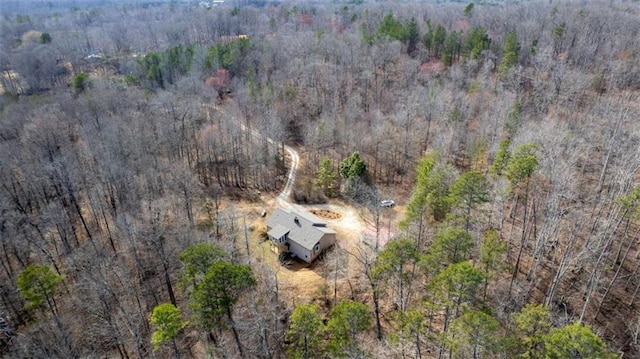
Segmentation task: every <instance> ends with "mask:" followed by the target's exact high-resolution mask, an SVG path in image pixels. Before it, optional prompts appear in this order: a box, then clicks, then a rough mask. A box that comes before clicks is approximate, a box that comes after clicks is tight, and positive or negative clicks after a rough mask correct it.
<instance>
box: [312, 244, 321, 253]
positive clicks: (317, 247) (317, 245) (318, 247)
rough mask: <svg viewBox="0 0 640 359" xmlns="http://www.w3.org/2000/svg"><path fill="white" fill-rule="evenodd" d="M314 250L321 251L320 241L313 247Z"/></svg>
mask: <svg viewBox="0 0 640 359" xmlns="http://www.w3.org/2000/svg"><path fill="white" fill-rule="evenodd" d="M313 250H314V251H316V252H317V251H319V250H320V243H316V246H315V247H313Z"/></svg>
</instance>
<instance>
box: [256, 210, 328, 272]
mask: <svg viewBox="0 0 640 359" xmlns="http://www.w3.org/2000/svg"><path fill="white" fill-rule="evenodd" d="M266 224H267V235H268V236H269V240H271V243H272V245H273V248H274V249H275V250H276V252H277V253H287V252H288V253H291V254H295V255H296V256H297V257H298V258H300V259H301V260H303V261H305V262H307V263H311V262H313V260H314V259H316V257H318V255H320V254H321V253H322V252H323V251H324V250H325V249H327V248H329V247H331V246H332V245H333V244H334V243H335V242H336V232H335V231H334V230H332V229H330V228H328V227H327V224H326V223H325V222H324V221H322V220H321V219H320V218H318V217H317V216H314V215H313V214H311V213H308V212H305V211H299V210H296V209H283V208H278V209H276V210H275V211H274V212H273V214H271V216H270V217H269V219H267V222H266Z"/></svg>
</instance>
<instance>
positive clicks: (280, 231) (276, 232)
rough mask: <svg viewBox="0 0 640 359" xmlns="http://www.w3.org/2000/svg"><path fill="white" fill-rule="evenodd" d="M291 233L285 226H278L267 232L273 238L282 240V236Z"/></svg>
mask: <svg viewBox="0 0 640 359" xmlns="http://www.w3.org/2000/svg"><path fill="white" fill-rule="evenodd" d="M287 233H289V228H287V227H285V226H283V225H280V224H278V225H276V226H275V227H273V228H271V230H270V231H269V232H267V234H268V235H269V236H271V237H273V238H280V237H282V236H284V235H285V234H287Z"/></svg>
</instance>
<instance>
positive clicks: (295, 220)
mask: <svg viewBox="0 0 640 359" xmlns="http://www.w3.org/2000/svg"><path fill="white" fill-rule="evenodd" d="M293 221H294V222H295V223H296V224H300V221H299V220H298V217H297V216H296V217H294V218H293Z"/></svg>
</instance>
